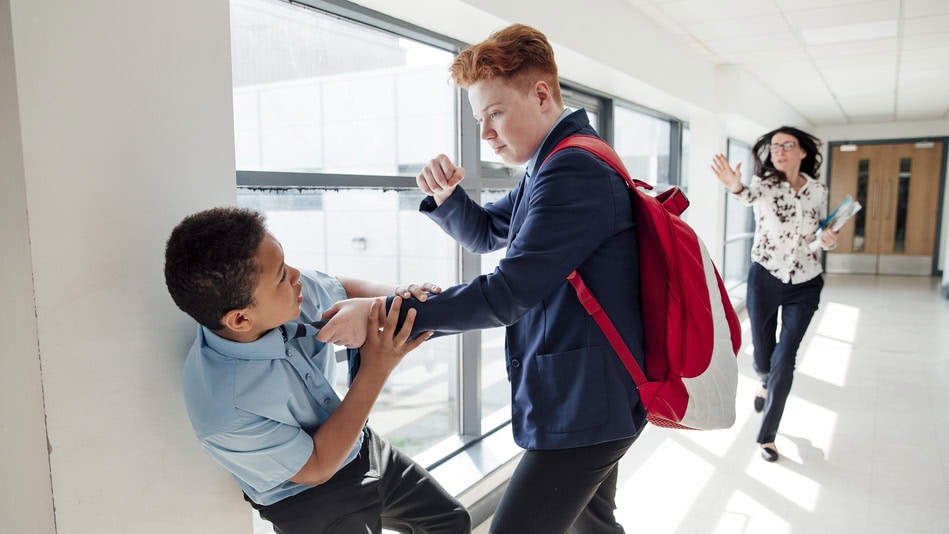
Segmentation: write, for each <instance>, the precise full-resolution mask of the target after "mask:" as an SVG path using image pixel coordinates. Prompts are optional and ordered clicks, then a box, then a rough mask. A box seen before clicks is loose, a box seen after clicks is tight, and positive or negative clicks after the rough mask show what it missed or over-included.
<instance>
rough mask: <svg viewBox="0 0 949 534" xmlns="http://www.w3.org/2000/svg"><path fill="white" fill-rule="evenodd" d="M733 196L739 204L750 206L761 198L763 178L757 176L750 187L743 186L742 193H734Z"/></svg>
mask: <svg viewBox="0 0 949 534" xmlns="http://www.w3.org/2000/svg"><path fill="white" fill-rule="evenodd" d="M732 196H733V197H734V198H735V200H737V201H738V202H741V203H742V204H744V205H746V206H750V205H752V204H754V203H755V201H756V200H758V198H759V197H761V178H759V177H757V176H755V177H754V178H752V179H751V183H750V184H748V185H742V188H741V191H739V192H737V193H732Z"/></svg>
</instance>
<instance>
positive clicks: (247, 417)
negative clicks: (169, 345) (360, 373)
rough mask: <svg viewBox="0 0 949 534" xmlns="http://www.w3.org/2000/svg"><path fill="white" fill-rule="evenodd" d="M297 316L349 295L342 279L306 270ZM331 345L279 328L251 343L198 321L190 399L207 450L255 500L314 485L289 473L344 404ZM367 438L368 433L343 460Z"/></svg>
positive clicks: (308, 317)
mask: <svg viewBox="0 0 949 534" xmlns="http://www.w3.org/2000/svg"><path fill="white" fill-rule="evenodd" d="M300 280H301V281H302V283H303V298H304V301H303V304H302V305H301V311H300V317H299V318H298V321H316V320H319V319H320V316H321V315H322V313H323V310H325V309H326V308H329V307H330V306H332V305H333V304H335V303H336V302H337V301H339V300H343V299H345V298H346V292H345V290H344V289H343V286H342V285H341V284H340V283H339V281H338V280H337V279H336V278H335V277H332V276H328V275H325V274H322V273H318V272H316V271H310V272H301V273H300ZM335 376H336V358H335V357H334V354H333V346H332V345H324V344H323V343H320V342H319V341H317V340H316V338H314V337H303V338H299V339H295V340H292V341H290V342H289V343H286V344H285V343H284V342H283V337H282V335H281V333H280V331H279V329H273V330H271V331H270V332H268V333H267V334H266V335H264V336H263V337H262V338H260V339H258V340H257V341H254V342H251V343H239V342H236V341H231V340H228V339H224V338H222V337H220V336H218V335H217V334H215V333H214V332H213V331H211V330H209V329H207V328H205V327H198V333H197V337H196V339H195V341H194V345H193V346H192V347H191V350H190V351H189V352H188V358H187V360H186V361H185V365H184V371H183V381H184V387H183V389H184V397H185V406H186V407H187V409H188V415H189V416H190V418H191V424H192V426H194V432H195V435H197V437H198V439H199V440H200V442H201V446H202V447H203V448H204V450H205V451H206V452H207V453H208V454H209V455H211V457H212V458H214V459H215V460H216V461H217V462H218V463H220V464H221V465H222V466H224V467H225V468H226V469H227V470H228V471H230V472H231V474H232V475H234V478H236V479H237V482H238V484H240V486H241V488H242V489H243V490H244V492H245V493H246V494H247V496H248V497H250V498H251V499H253V501H254V502H256V503H258V504H263V505H269V504H273V503H275V502H277V501H280V500H281V499H284V498H286V497H289V496H291V495H296V494H297V493H300V492H302V491H304V490H306V489H308V488H310V487H312V486H308V485H303V484H296V483H294V482H290V481H289V480H288V479H289V478H290V477H292V476H293V475H295V474H297V472H299V471H300V469H301V468H302V467H303V464H304V463H306V461H307V459H308V458H309V457H310V453H311V452H312V451H313V434H314V432H316V429H317V428H319V426H320V425H322V424H323V422H325V421H326V419H327V418H328V417H329V415H330V414H331V413H333V411H334V410H335V409H336V408H337V407H338V406H339V403H340V398H339V396H338V395H337V394H336V391H335V390H334V389H333V381H334V379H335ZM361 445H362V437H360V439H359V442H358V443H356V446H355V447H354V448H353V450H352V451H351V452H350V454H349V457H348V458H347V459H346V462H344V464H343V465H346V464H348V463H349V462H350V461H351V460H352V459H353V458H355V457H356V454H357V453H358V452H359V449H360V447H361Z"/></svg>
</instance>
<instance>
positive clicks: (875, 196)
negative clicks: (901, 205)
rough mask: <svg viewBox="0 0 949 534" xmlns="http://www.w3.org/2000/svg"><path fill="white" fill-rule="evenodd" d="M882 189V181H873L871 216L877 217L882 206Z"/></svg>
mask: <svg viewBox="0 0 949 534" xmlns="http://www.w3.org/2000/svg"><path fill="white" fill-rule="evenodd" d="M879 189H880V182H873V207H872V209H870V218H871V219H876V218H877V212H878V211H879V208H880V195H879V193H878V191H879Z"/></svg>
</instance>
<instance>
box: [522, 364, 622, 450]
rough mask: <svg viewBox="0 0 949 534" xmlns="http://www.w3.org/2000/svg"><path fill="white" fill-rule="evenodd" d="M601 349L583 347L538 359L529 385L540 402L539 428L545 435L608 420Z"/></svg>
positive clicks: (573, 430)
mask: <svg viewBox="0 0 949 534" xmlns="http://www.w3.org/2000/svg"><path fill="white" fill-rule="evenodd" d="M603 357H604V354H603V349H602V348H600V347H586V348H582V349H577V350H571V351H567V352H559V353H555V354H540V355H538V356H537V358H536V360H537V366H536V369H537V375H538V376H536V377H534V379H533V380H530V383H531V384H533V387H534V388H535V391H533V393H534V394H536V396H535V397H534V398H537V399H538V400H539V402H537V403H536V404H535V406H537V407H539V410H538V411H539V412H540V418H539V419H540V421H539V426H540V427H541V428H542V429H544V430H546V431H547V432H557V433H566V432H576V431H578V430H584V429H588V428H594V427H598V426H602V425H604V424H606V423H607V421H609V415H610V414H609V399H608V395H607V390H608V389H609V388H608V387H607V383H606V365H605V362H604V358H603Z"/></svg>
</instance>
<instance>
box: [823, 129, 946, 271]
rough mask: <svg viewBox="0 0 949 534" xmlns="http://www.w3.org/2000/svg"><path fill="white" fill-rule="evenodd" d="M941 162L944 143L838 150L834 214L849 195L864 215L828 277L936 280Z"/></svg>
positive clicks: (844, 238)
mask: <svg viewBox="0 0 949 534" xmlns="http://www.w3.org/2000/svg"><path fill="white" fill-rule="evenodd" d="M942 160H943V144H942V142H920V143H912V142H910V143H894V144H863V145H836V146H834V147H833V150H832V161H831V169H830V206H829V209H831V210H832V209H834V207H835V206H837V204H838V203H840V201H841V200H843V199H844V198H845V197H846V196H847V195H850V196H852V197H853V199H854V200H857V201H859V202H860V204H861V205H862V206H863V209H862V210H861V211H859V212H858V213H857V214H856V215H855V216H854V217H853V219H851V220H850V221H849V222H848V223H847V225H846V226H844V228H842V229H841V231H840V234H839V236H838V246H837V248H836V249H835V250H833V251H832V252H829V253H828V254H827V263H826V270H827V272H836V273H867V274H872V273H876V274H901V275H921V276H929V275H931V274H932V272H933V254H934V253H935V251H936V228H937V224H938V221H937V220H936V217H937V214H938V213H939V203H940V195H939V193H940V182H941V179H942V176H943V171H942Z"/></svg>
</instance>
